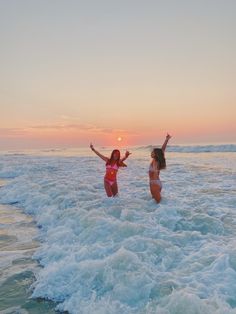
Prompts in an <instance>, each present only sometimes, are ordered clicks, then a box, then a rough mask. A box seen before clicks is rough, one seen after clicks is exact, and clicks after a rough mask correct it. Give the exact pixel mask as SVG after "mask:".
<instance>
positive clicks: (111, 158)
mask: <svg viewBox="0 0 236 314" xmlns="http://www.w3.org/2000/svg"><path fill="white" fill-rule="evenodd" d="M116 153H117V154H118V159H117V160H116V164H117V166H118V167H127V166H126V164H125V163H124V162H123V161H121V160H120V151H119V150H118V149H114V150H113V151H112V153H111V157H110V158H109V159H108V161H107V163H106V165H110V164H111V163H112V162H113V161H114V155H115V154H116Z"/></svg>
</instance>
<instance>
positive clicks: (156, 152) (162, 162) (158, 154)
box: [151, 148, 166, 170]
mask: <svg viewBox="0 0 236 314" xmlns="http://www.w3.org/2000/svg"><path fill="white" fill-rule="evenodd" d="M151 157H152V158H154V159H155V160H156V161H157V162H158V164H159V169H160V170H161V169H165V168H166V159H165V155H164V153H163V150H162V149H161V148H154V149H153V151H152V152H151Z"/></svg>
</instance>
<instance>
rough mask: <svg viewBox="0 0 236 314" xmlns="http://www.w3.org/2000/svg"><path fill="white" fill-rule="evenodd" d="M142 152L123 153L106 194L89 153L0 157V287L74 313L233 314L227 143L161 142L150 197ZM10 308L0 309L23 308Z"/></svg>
mask: <svg viewBox="0 0 236 314" xmlns="http://www.w3.org/2000/svg"><path fill="white" fill-rule="evenodd" d="M150 150H151V147H149V146H147V147H136V148H133V149H132V155H131V156H130V157H129V159H128V160H127V161H126V163H127V165H128V167H127V168H124V169H120V170H119V174H118V185H119V196H118V197H115V198H107V197H106V195H105V192H104V187H103V176H104V169H105V167H104V162H103V161H102V160H101V159H99V158H98V157H97V156H95V155H94V154H92V152H91V151H89V150H88V149H85V150H74V151H72V150H62V151H59V150H58V151H57V150H54V151H41V152H27V153H24V152H14V153H2V154H1V156H0V178H1V179H2V180H5V183H4V184H2V187H1V188H0V203H1V204H2V205H1V206H3V207H1V208H0V214H1V209H2V211H3V213H2V217H5V218H4V219H2V221H1V225H0V226H1V229H0V230H4V231H3V232H2V235H3V236H2V241H3V242H4V247H5V248H6V247H7V250H6V249H5V250H1V263H0V267H1V269H0V271H1V280H0V293H2V295H4V293H5V295H8V293H7V291H8V290H9V282H10V283H11V281H12V282H13V283H14V284H16V286H17V289H18V290H20V289H21V288H22V287H23V288H22V289H23V290H24V287H26V286H27V287H29V288H27V289H26V292H25V298H26V299H28V300H30V301H31V302H32V301H35V302H36V301H37V300H51V301H53V302H55V303H52V304H54V307H55V308H56V309H55V310H57V311H68V312H69V313H73V314H77V313H78V314H90V313H91V314H123V313H125V314H129V313H130V314H132V313H135V314H154V313H155V314H185V313H186V314H205V313H206V314H211V313H212V314H213V313H214V314H227V313H229V314H232V313H236V187H235V183H236V154H235V152H236V146H235V145H221V146H220V145H218V146H191V147H190V146H188V147H186V146H185V147H182V146H170V147H169V148H168V150H167V152H166V159H167V168H166V170H163V171H161V181H162V183H163V191H162V201H161V203H160V204H157V203H155V201H154V200H153V199H152V198H151V196H150V192H149V182H148V166H149V162H150ZM100 151H101V152H103V153H104V154H105V155H107V156H109V154H110V150H109V149H105V148H103V149H102V148H101V149H100ZM122 153H124V152H123V151H122ZM12 213H13V214H12ZM4 215H5V216H4ZM7 215H10V216H11V219H8V220H7V219H6V216H7ZM22 215H23V216H22ZM7 241H8V242H7ZM17 241H18V242H20V243H21V244H20V245H19V247H17V244H16V243H17ZM14 246H16V247H14ZM9 247H10V248H11V250H9ZM9 251H10V253H9ZM7 252H8V253H9V254H8V253H7ZM31 256H32V258H33V259H32V258H31ZM38 265H40V266H38ZM22 274H23V275H22ZM17 275H18V277H17ZM14 276H16V277H14ZM21 276H23V277H24V278H25V279H24V280H23V281H21V280H19V278H21ZM14 278H16V280H15V281H14ZM13 283H11V284H12V285H13ZM13 286H14V285H13ZM13 286H12V287H13ZM16 286H15V287H16ZM12 289H13V288H12ZM0 297H1V294H0ZM3 299H4V298H2V300H3ZM1 306H2V307H1ZM17 306H18V305H17ZM17 306H16V304H15V303H14V301H13V299H9V300H8V303H7V304H5V306H3V305H0V310H2V311H5V312H4V313H34V312H33V311H34V310H32V309H30V307H28V308H27V306H18V307H17ZM37 306H39V305H38V304H37ZM37 306H36V308H37ZM44 306H45V304H44ZM14 307H15V308H17V309H18V310H17V311H18V312H17V311H15V312H14ZM11 309H13V310H11ZM47 309H48V310H45V309H44V311H41V312H40V311H38V313H51V312H50V311H51V310H52V309H51V307H47ZM7 311H8V312H7ZM11 311H12V312H11ZM21 311H22V312H21ZM2 313H3V312H2ZM35 313H36V312H35Z"/></svg>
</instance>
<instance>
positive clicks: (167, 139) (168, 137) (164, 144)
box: [161, 133, 171, 153]
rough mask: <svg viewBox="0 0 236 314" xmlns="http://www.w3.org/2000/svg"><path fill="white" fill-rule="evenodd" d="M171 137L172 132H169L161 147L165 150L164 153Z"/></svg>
mask: <svg viewBox="0 0 236 314" xmlns="http://www.w3.org/2000/svg"><path fill="white" fill-rule="evenodd" d="M169 139H171V136H170V134H168V133H167V135H166V139H165V142H164V143H163V145H162V148H161V149H162V151H163V153H164V152H165V150H166V146H167V143H168V142H169Z"/></svg>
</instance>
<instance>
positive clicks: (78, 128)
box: [0, 123, 138, 138]
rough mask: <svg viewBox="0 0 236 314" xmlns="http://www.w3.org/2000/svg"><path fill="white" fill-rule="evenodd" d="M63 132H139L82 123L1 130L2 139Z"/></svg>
mask: <svg viewBox="0 0 236 314" xmlns="http://www.w3.org/2000/svg"><path fill="white" fill-rule="evenodd" d="M61 131H63V132H67V133H70V132H73V133H75V132H76V133H96V134H101V135H102V134H106V135H109V134H119V135H125V134H129V135H137V134H138V133H137V132H133V131H130V130H126V129H116V128H102V127H100V126H96V125H93V124H82V123H73V124H69V123H68V124H65V123H55V124H38V125H31V126H29V127H24V128H23V127H22V128H0V137H2V138H3V137H24V136H27V135H34V134H38V133H41V134H43V133H44V132H45V133H50V132H53V133H56V132H58V133H60V132H61Z"/></svg>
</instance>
